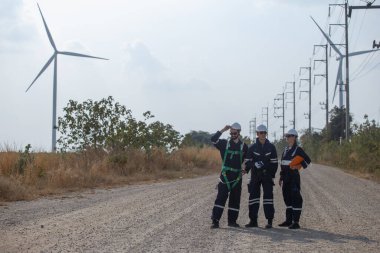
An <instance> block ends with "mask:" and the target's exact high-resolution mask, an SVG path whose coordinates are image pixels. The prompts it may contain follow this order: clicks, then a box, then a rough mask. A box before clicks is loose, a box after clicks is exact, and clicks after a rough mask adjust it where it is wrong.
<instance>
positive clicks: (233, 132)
mask: <svg viewBox="0 0 380 253" xmlns="http://www.w3.org/2000/svg"><path fill="white" fill-rule="evenodd" d="M230 135H231V139H233V140H236V139H237V138H239V132H238V131H237V130H235V129H231V130H230Z"/></svg>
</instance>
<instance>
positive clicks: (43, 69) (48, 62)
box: [25, 54, 56, 92]
mask: <svg viewBox="0 0 380 253" xmlns="http://www.w3.org/2000/svg"><path fill="white" fill-rule="evenodd" d="M55 56H56V54H53V56H52V57H50V59H49V60H48V61H47V63H46V64H45V66H44V67H43V68H42V69H41V71H40V73H38V75H37V76H36V78H34V80H33V82H32V83H31V84H30V85H29V87H28V88H27V89H26V91H25V92H27V91H28V90H29V89H30V87H32V85H33V84H34V82H35V81H36V80H37V79H38V78H39V77H40V75H41V74H42V73H43V72H44V71H45V70H46V69H47V67H49V65H50V63H51V62H52V61H53V60H54V58H55Z"/></svg>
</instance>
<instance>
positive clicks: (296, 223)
mask: <svg viewBox="0 0 380 253" xmlns="http://www.w3.org/2000/svg"><path fill="white" fill-rule="evenodd" d="M299 228H301V227H300V224H298V222H294V223H293V224H292V225H290V226H289V229H299Z"/></svg>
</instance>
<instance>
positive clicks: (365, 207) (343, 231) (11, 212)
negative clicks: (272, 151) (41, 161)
mask: <svg viewBox="0 0 380 253" xmlns="http://www.w3.org/2000/svg"><path fill="white" fill-rule="evenodd" d="M246 179H247V176H245V178H244V184H243V194H242V205H241V212H240V216H239V219H238V223H240V224H241V225H244V224H246V223H247V222H248V193H247V186H246V184H245V180H246ZM216 183H217V175H214V176H208V177H202V178H196V179H184V180H179V181H174V182H166V183H157V184H151V185H138V186H128V187H123V188H117V189H112V190H95V191H92V192H91V191H89V192H86V193H73V194H68V195H65V196H61V197H55V198H43V199H39V200H36V201H31V202H16V203H11V204H8V205H6V206H1V207H0V252H380V243H379V241H380V185H379V184H378V183H375V182H371V181H367V180H364V179H359V178H356V177H354V176H352V175H349V174H346V173H344V172H342V171H340V170H337V169H334V168H331V167H326V166H321V165H313V167H312V168H310V169H307V170H303V171H302V194H303V197H304V211H303V214H302V218H301V226H302V229H300V230H296V231H293V230H289V229H287V228H280V227H278V226H277V224H278V223H280V222H282V221H283V219H284V212H285V205H284V203H283V200H282V196H281V191H280V188H279V187H278V186H276V188H275V209H276V214H275V221H274V224H275V226H274V228H273V229H264V228H263V227H264V225H265V222H266V221H265V219H264V214H263V210H262V207H261V208H260V219H259V226H260V227H259V228H250V229H247V228H244V227H242V228H229V227H228V226H227V224H226V220H227V217H226V213H225V214H223V217H222V220H221V228H220V229H216V230H211V229H210V222H211V220H210V214H211V209H212V206H213V202H214V200H215V197H216V190H215V185H216Z"/></svg>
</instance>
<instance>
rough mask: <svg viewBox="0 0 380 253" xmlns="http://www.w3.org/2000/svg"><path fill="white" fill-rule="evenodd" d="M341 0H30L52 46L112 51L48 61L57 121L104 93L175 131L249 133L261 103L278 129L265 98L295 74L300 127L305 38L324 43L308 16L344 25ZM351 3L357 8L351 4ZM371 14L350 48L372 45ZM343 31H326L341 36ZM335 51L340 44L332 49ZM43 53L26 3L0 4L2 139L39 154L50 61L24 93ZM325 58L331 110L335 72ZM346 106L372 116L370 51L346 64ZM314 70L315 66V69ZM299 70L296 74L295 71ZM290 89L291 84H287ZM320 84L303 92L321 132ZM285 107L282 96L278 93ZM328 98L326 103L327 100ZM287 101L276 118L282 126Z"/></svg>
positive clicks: (359, 22) (357, 26)
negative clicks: (238, 128)
mask: <svg viewBox="0 0 380 253" xmlns="http://www.w3.org/2000/svg"><path fill="white" fill-rule="evenodd" d="M336 2H339V1H334V0H331V1H325V0H321V1H311V0H310V1H306V0H302V1H301V0H289V1H281V0H234V1H230V0H228V1H227V0H139V1H137V0H110V1H100V0H65V1H56V0H54V1H52V0H49V1H48V0H40V1H39V2H38V3H39V4H40V7H41V9H42V12H43V14H44V17H45V19H46V22H47V24H48V26H49V29H50V31H51V33H52V36H53V39H54V41H55V44H56V45H57V47H58V49H59V50H67V51H74V52H78V53H85V54H91V55H95V56H100V57H105V58H110V59H111V60H110V61H100V60H93V59H84V58H76V57H69V56H59V57H58V116H62V108H63V107H64V106H65V105H66V104H67V102H68V101H69V99H74V100H77V101H84V100H87V99H93V100H98V99H101V98H104V97H107V96H109V95H111V96H113V97H114V98H115V99H116V100H117V101H118V102H120V103H122V104H124V105H125V106H126V107H128V108H130V109H131V110H132V111H133V114H134V116H136V117H138V118H141V114H142V113H143V112H144V111H147V110H151V111H152V112H153V114H154V115H155V116H156V119H158V120H160V121H163V122H165V123H169V124H172V125H173V126H174V128H175V129H177V130H178V131H180V132H181V133H182V134H185V133H187V132H189V131H190V130H204V131H209V132H214V131H216V130H218V129H221V128H222V127H223V126H224V125H225V124H231V123H233V122H235V121H237V122H239V123H241V124H242V126H243V134H245V135H248V125H249V123H248V122H249V121H250V120H251V119H252V118H253V117H257V122H258V123H261V121H262V117H261V113H262V107H266V106H269V131H270V136H269V138H270V139H274V136H273V133H274V132H277V138H279V136H280V135H281V131H282V130H280V125H281V121H282V120H281V119H275V118H274V117H273V112H274V111H273V99H274V98H275V97H276V95H277V94H278V93H280V92H282V91H283V87H284V85H285V82H287V81H293V78H294V77H295V79H296V89H297V94H296V98H297V99H296V111H297V116H296V123H297V126H296V128H297V130H301V129H304V128H307V126H308V120H307V119H305V116H304V113H306V112H308V97H307V96H306V94H302V96H301V98H300V93H299V91H301V90H307V88H308V85H307V83H306V82H301V86H300V82H299V79H300V78H306V77H307V76H306V75H304V76H302V75H301V76H299V67H301V66H308V65H309V63H310V61H312V62H313V60H314V59H321V57H323V51H322V50H319V51H318V52H317V53H316V55H313V45H314V44H319V43H326V41H325V40H323V39H322V36H321V33H320V32H319V30H317V27H316V26H315V25H314V23H313V22H312V21H311V19H310V17H309V16H310V15H312V16H313V17H314V18H315V19H316V20H317V22H319V24H320V25H321V26H322V28H323V29H325V30H326V31H328V23H329V22H330V23H338V22H339V20H340V22H343V20H342V18H343V16H342V11H343V9H342V8H340V7H336V8H332V9H331V17H330V18H328V4H329V3H336ZM350 4H352V5H363V4H364V3H363V2H362V1H360V0H357V1H350ZM379 24H380V11H379V10H367V11H364V10H359V11H354V13H353V16H352V19H351V20H350V28H349V38H350V47H349V48H350V52H353V51H359V50H368V49H372V41H373V40H374V39H376V40H377V41H379V40H380V29H379ZM342 35H343V29H342V28H339V27H334V28H333V29H332V40H333V41H334V42H335V43H341V42H342ZM342 50H343V48H342ZM52 54H53V49H52V47H51V45H50V43H49V40H48V37H47V35H46V32H45V29H44V27H43V23H42V19H41V16H40V14H39V12H38V8H37V4H36V2H35V1H31V0H30V1H29V0H24V1H22V0H1V4H0V64H1V65H0V77H1V78H2V80H1V82H0V91H1V92H0V117H1V126H0V143H1V144H2V145H4V144H10V145H15V146H16V147H22V146H25V145H26V144H28V143H30V144H32V146H33V147H34V148H36V149H44V150H49V149H50V148H51V147H50V145H51V144H50V142H51V120H52V84H53V64H52V66H50V67H49V68H48V69H47V70H46V71H45V73H44V74H43V75H42V76H41V77H40V78H39V79H38V80H37V82H36V83H35V84H34V86H33V87H32V88H31V89H30V90H29V91H28V92H27V93H25V90H26V88H27V87H28V86H29V85H30V83H31V82H32V81H33V79H34V78H35V77H36V75H37V74H38V72H39V71H40V70H41V68H42V67H43V65H44V64H45V63H46V62H47V60H48V59H49V57H50V56H51V55H52ZM335 57H336V55H335V54H334V52H333V53H332V56H331V58H329V63H330V67H329V75H330V78H329V81H330V84H331V86H330V106H332V105H331V103H332V94H333V85H334V84H335V78H336V73H337V61H336V59H335ZM350 61H351V62H350V68H351V71H350V75H351V79H352V82H351V86H350V91H351V96H350V99H351V111H352V113H353V115H354V121H356V122H362V121H363V120H362V118H363V115H364V114H369V117H370V118H371V119H375V120H377V121H379V120H380V99H379V95H380V82H379V77H380V52H378V53H372V54H369V55H364V56H357V57H355V58H351V60H350ZM323 72H324V65H323V64H321V63H317V64H316V69H315V70H313V73H312V74H313V75H314V74H321V73H323ZM304 74H306V73H304ZM288 88H289V90H288V91H290V87H288ZM324 100H325V82H324V80H323V79H322V78H317V79H316V84H315V85H313V87H312V126H313V127H315V128H317V129H318V128H323V126H324V123H325V116H324V115H325V112H324V111H323V110H322V109H321V105H319V103H320V102H323V101H324ZM287 101H288V102H291V101H292V99H291V95H290V94H288V99H287ZM337 103H338V99H337V97H336V99H335V100H334V104H333V105H337ZM291 119H292V105H291V104H287V108H286V115H285V124H286V125H287V128H289V127H290V126H291V123H290V122H289V120H291Z"/></svg>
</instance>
